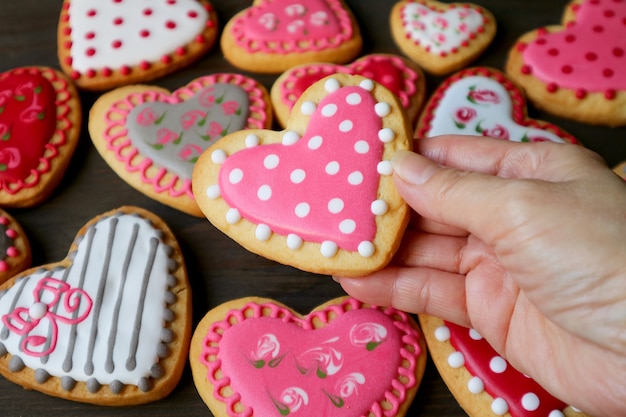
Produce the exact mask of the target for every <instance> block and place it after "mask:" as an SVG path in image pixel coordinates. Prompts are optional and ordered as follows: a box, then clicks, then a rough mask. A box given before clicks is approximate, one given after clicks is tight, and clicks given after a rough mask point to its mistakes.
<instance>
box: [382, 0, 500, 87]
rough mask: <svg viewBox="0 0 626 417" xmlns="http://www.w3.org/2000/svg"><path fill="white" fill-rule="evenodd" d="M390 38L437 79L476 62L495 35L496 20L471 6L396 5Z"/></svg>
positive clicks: (425, 1) (407, 1) (427, 0)
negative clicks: (438, 76) (436, 76)
mask: <svg viewBox="0 0 626 417" xmlns="http://www.w3.org/2000/svg"><path fill="white" fill-rule="evenodd" d="M390 22H391V34H392V36H393V39H394V42H395V43H396V45H397V46H398V47H399V48H400V50H401V51H402V52H403V53H404V54H405V55H407V56H408V57H409V58H411V59H412V60H413V61H415V62H416V63H418V64H419V65H420V66H421V67H422V68H423V69H424V70H425V71H427V72H430V73H432V74H435V75H444V74H449V73H451V72H453V71H456V70H459V69H461V68H463V67H465V66H467V65H468V64H469V63H470V62H472V61H474V60H475V59H476V58H478V56H479V55H480V54H482V53H483V52H484V50H485V49H487V47H488V46H489V44H490V43H491V41H492V40H493V38H494V37H495V35H496V28H497V25H496V19H495V17H494V16H493V15H492V14H491V12H489V10H487V9H485V8H483V7H481V6H478V5H475V4H472V3H442V2H438V1H434V0H403V1H400V2H397V3H396V4H395V5H394V6H393V8H392V10H391V15H390Z"/></svg>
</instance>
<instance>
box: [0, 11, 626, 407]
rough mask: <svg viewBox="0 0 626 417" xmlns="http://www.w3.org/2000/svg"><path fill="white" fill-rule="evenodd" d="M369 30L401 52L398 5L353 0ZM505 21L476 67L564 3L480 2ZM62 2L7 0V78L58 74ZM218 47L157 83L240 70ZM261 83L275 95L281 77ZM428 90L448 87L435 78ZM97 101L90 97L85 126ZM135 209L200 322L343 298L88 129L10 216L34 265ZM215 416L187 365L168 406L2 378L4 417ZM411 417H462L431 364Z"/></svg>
mask: <svg viewBox="0 0 626 417" xmlns="http://www.w3.org/2000/svg"><path fill="white" fill-rule="evenodd" d="M212 2H213V5H214V6H215V8H216V10H217V12H218V15H219V19H220V25H221V27H223V25H224V24H225V22H226V21H227V20H228V19H229V18H230V17H231V16H232V15H233V14H234V13H236V12H237V11H239V10H241V9H242V8H244V7H247V6H249V5H250V4H251V1H247V0H246V1H244V0H212ZM347 3H348V4H349V6H350V7H351V8H352V10H353V12H354V14H355V15H356V17H357V19H358V21H359V24H360V26H361V29H362V32H363V36H364V40H365V46H364V49H363V53H374V52H387V53H398V49H397V48H396V47H395V45H394V44H393V41H392V39H391V35H390V29H389V22H388V16H389V12H390V10H391V7H392V5H393V4H394V3H395V0H386V1H384V0H378V1H363V0H347ZM476 3H479V4H481V5H482V6H484V7H486V8H488V9H489V10H490V11H491V12H492V13H493V14H494V15H495V17H496V19H497V21H498V34H497V37H496V39H495V40H494V42H493V43H492V45H491V46H490V48H489V49H488V50H487V52H486V53H485V54H484V55H483V56H482V57H481V58H480V59H479V60H478V61H477V62H476V63H477V64H480V65H488V66H492V67H495V68H500V69H501V68H503V65H504V62H505V57H506V54H507V51H508V49H509V48H510V47H511V45H512V44H513V42H514V41H515V39H516V38H517V37H518V36H519V35H521V34H522V33H524V32H526V31H529V30H531V29H533V28H536V27H539V26H543V25H547V24H553V23H557V22H559V21H560V17H561V13H562V9H563V6H564V5H565V4H566V1H565V0H560V1H556V0H549V1H548V0H507V1H502V0H478V1H476ZM60 7H61V0H19V1H10V0H0V71H6V70H9V69H11V68H15V67H18V66H26V65H45V66H50V67H54V68H59V65H58V61H57V55H56V31H57V21H58V16H59V11H60ZM233 71H237V70H235V69H234V68H232V67H231V66H230V65H229V64H228V63H227V62H226V61H225V60H224V58H223V56H222V54H221V52H220V49H219V46H218V45H216V47H214V49H213V50H212V51H211V52H210V53H209V54H208V55H206V56H205V57H204V58H203V59H201V60H200V61H199V62H198V63H196V64H195V65H193V66H191V67H189V68H187V69H184V70H181V71H180V72H177V73H175V74H173V75H170V76H168V77H165V78H162V79H160V80H157V81H155V82H152V84H155V85H160V86H162V87H165V88H168V89H176V88H177V87H179V86H182V85H184V84H186V83H187V82H189V81H190V80H192V79H194V78H196V77H199V76H202V75H207V74H210V73H216V72H233ZM248 75H251V76H254V77H255V78H257V79H258V80H259V81H260V82H262V83H263V84H264V85H265V86H266V87H268V88H269V87H271V84H272V82H273V80H274V77H273V76H259V75H255V74H248ZM427 81H428V91H429V92H431V91H433V89H434V88H435V87H436V85H437V83H439V82H440V81H441V79H440V78H435V77H431V76H428V77H427ZM96 98H97V94H94V93H82V95H81V99H82V101H83V107H84V120H85V125H86V120H87V113H88V110H89V108H90V106H91V104H92V103H93V101H94V100H95V99H96ZM529 114H530V115H531V116H532V117H536V118H542V119H545V120H548V121H551V122H554V123H557V124H558V125H560V126H561V127H562V128H564V129H565V130H567V131H569V132H571V133H572V134H574V135H575V136H576V137H577V138H578V139H579V140H580V141H581V142H582V143H583V144H584V145H585V146H587V147H588V148H591V149H593V150H595V151H596V152H598V153H600V154H601V155H602V156H603V157H604V158H605V159H606V161H607V163H608V164H609V165H611V166H613V165H616V164H617V163H619V162H621V161H622V160H626V129H624V128H621V129H611V128H602V127H593V126H588V125H582V124H579V123H575V122H572V121H567V120H562V119H558V118H555V117H551V116H550V115H547V114H544V113H541V112H539V111H537V110H536V109H534V108H533V107H532V106H531V107H529ZM127 204H130V205H137V206H140V207H143V208H145V209H148V210H150V211H152V212H154V213H156V214H157V215H159V216H160V217H162V218H163V219H164V220H165V221H166V222H167V223H168V224H169V226H170V227H171V228H172V230H173V231H174V233H175V234H176V236H177V238H178V239H179V242H180V245H181V246H182V249H183V252H184V255H185V259H186V264H187V268H188V270H189V280H190V282H191V286H192V291H193V318H194V323H197V322H198V320H199V319H200V318H201V317H202V316H203V315H204V314H205V312H206V311H208V310H209V309H211V308H213V307H215V306H217V305H219V304H221V303H223V302H226V301H228V300H231V299H235V298H240V297H244V296H250V295H257V296H263V297H270V298H273V299H276V300H278V301H280V302H283V303H285V304H287V305H289V306H291V307H293V308H294V309H296V310H298V311H299V312H301V313H305V312H307V311H309V310H310V309H311V308H313V307H315V306H316V305H318V304H321V303H323V302H324V301H327V300H329V299H331V298H334V297H336V296H340V295H343V292H342V290H341V288H340V287H339V285H338V284H336V283H335V282H334V281H333V280H332V279H330V278H329V277H327V276H318V275H313V274H309V273H305V272H302V271H299V270H297V269H294V268H291V267H287V266H283V265H279V264H276V263H274V262H271V261H268V260H266V259H264V258H262V257H259V256H256V255H254V254H251V253H249V252H247V251H246V250H244V249H243V248H241V247H240V246H239V245H238V244H236V243H234V242H233V241H231V240H230V239H229V238H227V237H225V236H224V235H223V234H222V233H221V232H219V231H217V230H216V229H214V228H213V227H212V226H211V224H210V223H209V222H208V221H206V220H204V219H199V218H195V217H191V216H189V215H187V214H184V213H181V212H178V211H176V210H174V209H171V208H169V207H166V206H164V205H161V204H159V203H157V202H155V201H153V200H151V199H149V198H147V197H145V196H144V195H143V194H140V193H139V192H137V191H135V190H134V189H133V188H131V187H130V186H128V185H127V184H126V183H125V182H124V181H122V180H121V179H120V178H119V177H118V176H117V175H116V174H115V173H114V172H113V171H112V170H111V169H110V168H109V167H108V165H107V164H106V163H105V162H104V161H103V160H102V158H101V157H100V156H99V154H98V153H97V151H96V149H95V148H94V147H93V145H92V143H91V140H90V139H89V137H88V134H87V132H86V129H84V130H83V134H82V137H81V140H80V144H79V145H78V148H77V150H76V153H75V154H74V157H73V159H72V162H71V165H70V166H69V169H68V170H67V173H66V174H65V177H64V179H63V182H62V183H61V184H60V186H59V187H58V188H57V190H56V191H55V193H54V195H52V197H51V198H50V199H49V200H48V201H47V202H45V203H44V204H41V205H40V206H38V207H34V208H30V209H21V210H11V211H10V212H11V214H12V215H14V216H15V217H16V218H17V220H18V221H19V222H20V223H21V224H22V226H23V227H24V228H25V230H26V233H27V234H28V236H29V239H30V242H31V244H32V248H33V258H34V259H33V265H42V264H46V263H49V262H54V261H58V260H60V259H62V258H64V257H65V255H66V253H67V250H68V247H69V245H70V243H71V242H72V240H73V239H74V235H75V233H76V232H77V231H78V229H79V228H80V227H81V226H83V224H85V223H86V222H87V221H88V220H89V219H91V218H92V217H94V216H96V215H97V214H100V213H103V212H106V211H108V210H111V209H114V208H117V207H119V206H121V205H127ZM210 414H211V413H210V412H209V410H208V408H207V407H206V406H205V405H204V403H203V402H202V400H201V399H200V397H199V396H198V394H197V392H196V390H195V387H194V385H193V382H192V379H191V373H190V371H189V366H188V365H187V366H186V369H185V372H184V375H183V378H182V380H181V381H180V384H179V385H178V387H177V388H176V390H175V391H174V392H173V393H172V394H171V395H170V396H169V397H168V398H166V399H163V400H161V401H158V402H155V403H152V404H147V405H142V406H136V407H123V408H114V409H113V408H107V407H98V406H93V405H86V404H80V403H73V402H69V401H65V400H61V399H57V398H52V397H48V396H46V395H43V394H40V393H38V392H30V391H25V390H23V389H22V388H21V387H19V386H16V385H14V384H12V383H10V382H8V381H6V380H5V379H3V378H0V416H6V417H18V416H21V417H31V416H43V415H45V416H48V417H54V416H64V417H69V416H87V415H88V416H108V415H116V416H133V417H139V416H151V417H156V416H172V415H178V416H207V415H210ZM408 415H409V416H464V415H465V413H464V412H463V410H462V409H461V408H460V407H459V406H458V405H457V403H456V401H455V399H454V398H453V397H452V395H451V394H450V393H449V391H448V389H447V388H446V386H445V385H444V383H443V382H442V380H441V379H440V377H439V375H438V374H437V371H436V369H435V367H434V365H433V364H432V362H430V361H429V364H428V367H427V370H426V375H425V377H424V380H423V382H422V385H421V387H420V390H419V392H418V395H417V398H416V399H415V401H414V403H413V405H412V407H411V409H410V411H409V413H408Z"/></svg>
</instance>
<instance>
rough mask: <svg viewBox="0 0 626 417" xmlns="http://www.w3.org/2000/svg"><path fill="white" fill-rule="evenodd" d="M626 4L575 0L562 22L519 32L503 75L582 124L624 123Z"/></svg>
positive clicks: (610, 0) (547, 106) (554, 110)
mask: <svg viewBox="0 0 626 417" xmlns="http://www.w3.org/2000/svg"><path fill="white" fill-rule="evenodd" d="M625 30H626V3H624V2H622V1H613V0H574V1H572V2H570V3H569V4H568V5H567V7H566V8H565V13H564V14H563V18H562V23H561V25H551V26H547V27H542V28H539V29H536V30H533V31H531V32H528V33H526V34H524V35H522V36H521V37H520V38H519V39H518V40H517V41H516V43H515V45H514V46H513V47H512V48H511V50H510V52H509V56H508V60H507V63H506V72H507V74H508V75H509V76H510V77H511V78H512V79H513V80H514V81H516V82H517V83H518V84H519V85H521V86H522V88H523V89H524V91H525V92H526V95H527V96H528V98H529V99H530V100H531V101H532V102H533V104H534V105H536V106H537V107H538V108H540V109H543V110H545V111H547V112H550V113H552V114H555V115H557V116H560V117H564V118H569V119H573V120H577V121H580V122H583V123H589V124H594V125H607V126H623V125H626V112H625V111H624V108H626V75H625V74H624V71H623V68H624V63H625V62H626V45H625V44H624V31H625Z"/></svg>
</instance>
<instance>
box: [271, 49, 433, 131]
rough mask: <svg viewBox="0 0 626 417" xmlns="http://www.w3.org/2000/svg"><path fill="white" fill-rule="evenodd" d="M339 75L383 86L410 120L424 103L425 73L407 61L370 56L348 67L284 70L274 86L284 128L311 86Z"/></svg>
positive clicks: (306, 66) (320, 65)
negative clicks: (325, 78)
mask: <svg viewBox="0 0 626 417" xmlns="http://www.w3.org/2000/svg"><path fill="white" fill-rule="evenodd" d="M337 72H341V73H345V74H357V75H362V76H364V77H366V78H369V79H372V80H374V81H376V82H378V83H379V84H382V85H384V86H385V87H386V88H387V89H389V90H390V91H391V92H392V93H394V94H395V95H396V96H397V97H398V98H399V99H400V102H401V103H402V106H403V107H404V109H405V110H406V112H407V115H408V118H409V120H414V119H415V117H416V116H417V113H418V111H419V109H420V107H421V105H422V102H423V100H424V96H425V88H426V86H425V79H424V74H423V73H422V70H421V69H420V68H419V66H417V65H416V64H414V63H413V62H412V61H410V60H408V59H406V58H402V57H399V56H396V55H389V54H371V55H366V56H363V57H361V58H359V59H357V60H356V61H354V62H352V63H351V64H349V65H346V66H343V65H336V64H323V63H318V64H304V65H301V66H298V67H295V68H291V69H289V70H287V71H285V72H284V73H283V74H281V75H280V77H278V78H277V79H276V81H275V82H274V84H273V86H272V90H271V97H272V104H273V106H274V110H275V112H276V118H277V119H278V121H279V122H280V123H281V125H282V126H285V124H286V123H287V118H288V116H289V112H290V111H291V109H292V107H293V105H294V103H295V102H296V100H298V98H300V96H301V95H302V93H304V91H305V90H306V89H307V88H308V87H310V86H311V84H313V83H314V82H316V81H318V80H320V79H322V78H324V77H326V76H329V75H332V74H334V73H337Z"/></svg>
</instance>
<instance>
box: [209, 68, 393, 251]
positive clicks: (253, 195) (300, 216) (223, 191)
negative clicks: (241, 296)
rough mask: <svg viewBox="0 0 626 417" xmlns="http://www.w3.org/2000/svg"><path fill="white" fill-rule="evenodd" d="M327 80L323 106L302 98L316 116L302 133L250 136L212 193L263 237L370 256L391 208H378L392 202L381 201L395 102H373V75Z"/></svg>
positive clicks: (236, 218)
mask: <svg viewBox="0 0 626 417" xmlns="http://www.w3.org/2000/svg"><path fill="white" fill-rule="evenodd" d="M325 83H326V84H325V88H326V90H327V95H326V96H325V97H324V98H323V99H322V100H321V101H320V102H319V103H318V104H315V103H313V102H305V103H303V108H302V109H301V110H302V111H304V112H306V114H308V115H310V120H309V123H308V128H307V130H306V132H305V133H304V135H303V136H302V137H300V135H298V133H296V132H294V131H289V130H288V131H285V132H283V140H282V143H276V144H268V145H262V146H255V145H256V144H257V141H255V140H253V139H254V138H250V144H251V147H249V148H247V149H243V150H240V151H238V152H235V153H233V154H231V155H227V157H226V158H225V159H224V160H223V162H222V161H221V158H220V161H221V167H220V171H219V177H218V184H215V185H211V186H209V187H208V189H207V196H208V197H209V198H212V199H215V198H218V197H221V198H223V199H224V201H225V202H226V203H227V204H228V205H229V206H230V207H231V212H229V216H231V217H230V218H229V219H228V220H229V221H233V222H238V221H239V220H240V219H241V218H245V219H247V220H249V221H250V222H252V223H254V224H256V225H257V229H256V233H257V239H259V240H261V241H264V240H267V239H269V237H270V236H271V234H272V233H277V234H279V235H282V236H285V237H288V241H287V243H288V245H289V247H290V249H299V248H300V246H301V242H302V241H312V242H316V243H319V244H321V253H322V255H323V256H325V257H333V256H334V255H335V254H336V253H337V250H338V249H344V250H348V251H354V252H357V251H358V252H359V253H360V254H361V255H362V256H364V257H369V256H371V255H372V254H373V253H374V251H375V248H374V247H373V243H372V242H373V240H374V237H375V235H376V231H377V229H376V216H377V215H380V214H384V211H385V210H379V211H377V212H374V211H373V210H372V207H373V206H374V207H380V206H384V207H386V203H385V202H384V201H381V203H380V204H376V202H378V201H379V200H378V198H377V190H378V184H379V180H380V176H381V174H380V172H379V166H380V165H381V164H382V163H384V162H385V161H382V156H383V150H384V146H385V143H390V142H392V141H393V140H394V139H395V132H394V131H393V130H391V129H390V128H388V127H383V122H382V119H383V118H384V117H385V116H387V115H388V114H389V112H390V106H389V104H388V103H384V102H380V103H377V101H376V100H375V99H374V97H373V96H372V94H371V92H370V90H371V89H372V88H373V83H372V82H371V80H365V81H364V83H363V84H362V86H345V87H341V86H340V85H339V83H338V82H337V80H335V79H334V78H330V79H328V80H327V81H326V82H325ZM214 152H219V153H220V154H224V151H222V150H220V149H218V150H216V151H214ZM322 184H323V185H322Z"/></svg>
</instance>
